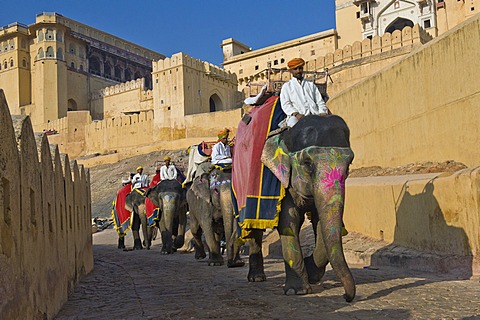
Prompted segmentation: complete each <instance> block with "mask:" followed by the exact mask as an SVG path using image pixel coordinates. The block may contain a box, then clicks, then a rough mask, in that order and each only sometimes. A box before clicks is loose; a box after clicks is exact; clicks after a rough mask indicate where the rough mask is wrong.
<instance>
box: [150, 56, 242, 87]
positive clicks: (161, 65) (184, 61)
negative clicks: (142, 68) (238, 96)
mask: <svg viewBox="0 0 480 320" xmlns="http://www.w3.org/2000/svg"><path fill="white" fill-rule="evenodd" d="M152 66H153V73H157V72H162V71H167V70H169V69H172V68H178V67H188V68H190V69H194V70H195V71H198V72H200V73H203V74H205V75H206V76H208V77H211V78H214V79H217V80H220V81H226V82H230V83H233V84H236V83H237V79H236V75H235V74H233V73H232V72H230V71H226V70H224V69H222V68H220V67H218V66H215V65H213V64H211V63H209V62H207V61H202V60H200V59H196V58H193V57H190V56H189V55H188V54H185V53H183V52H179V53H176V54H174V55H172V57H171V58H165V59H163V60H158V61H153V63H152Z"/></svg>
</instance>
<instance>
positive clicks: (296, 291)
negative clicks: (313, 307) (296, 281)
mask: <svg viewBox="0 0 480 320" xmlns="http://www.w3.org/2000/svg"><path fill="white" fill-rule="evenodd" d="M283 292H284V293H285V295H287V296H290V295H306V294H310V293H312V287H310V285H308V286H307V287H300V288H299V287H292V286H289V285H288V286H287V284H286V283H285V286H284V287H283Z"/></svg>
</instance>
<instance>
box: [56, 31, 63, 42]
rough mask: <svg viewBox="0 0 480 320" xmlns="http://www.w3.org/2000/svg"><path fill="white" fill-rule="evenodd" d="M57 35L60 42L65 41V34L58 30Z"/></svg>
mask: <svg viewBox="0 0 480 320" xmlns="http://www.w3.org/2000/svg"><path fill="white" fill-rule="evenodd" d="M56 36H57V37H56V39H57V41H58V42H63V34H62V33H61V32H60V31H57V34H56Z"/></svg>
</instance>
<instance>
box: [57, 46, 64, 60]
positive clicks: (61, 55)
mask: <svg viewBox="0 0 480 320" xmlns="http://www.w3.org/2000/svg"><path fill="white" fill-rule="evenodd" d="M57 59H60V60H63V50H62V48H58V49H57Z"/></svg>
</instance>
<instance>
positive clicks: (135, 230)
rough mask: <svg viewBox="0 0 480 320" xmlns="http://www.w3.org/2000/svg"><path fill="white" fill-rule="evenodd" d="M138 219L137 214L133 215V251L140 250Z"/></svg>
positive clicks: (141, 247)
mask: <svg viewBox="0 0 480 320" xmlns="http://www.w3.org/2000/svg"><path fill="white" fill-rule="evenodd" d="M139 230H140V218H139V216H138V214H137V213H135V212H134V213H133V222H132V234H133V250H142V249H143V246H142V240H140V232H139Z"/></svg>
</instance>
